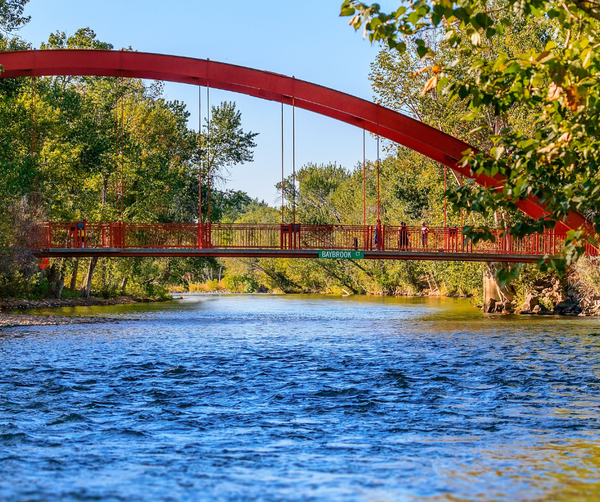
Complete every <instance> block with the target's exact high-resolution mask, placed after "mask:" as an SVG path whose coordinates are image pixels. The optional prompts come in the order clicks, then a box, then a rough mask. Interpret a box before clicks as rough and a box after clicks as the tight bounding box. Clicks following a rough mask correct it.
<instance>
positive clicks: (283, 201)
mask: <svg viewBox="0 0 600 502" xmlns="http://www.w3.org/2000/svg"><path fill="white" fill-rule="evenodd" d="M283 133H284V131H283V102H282V103H281V223H282V224H283V223H285V218H284V211H285V175H284V167H285V157H284V151H283V147H284V134H283Z"/></svg>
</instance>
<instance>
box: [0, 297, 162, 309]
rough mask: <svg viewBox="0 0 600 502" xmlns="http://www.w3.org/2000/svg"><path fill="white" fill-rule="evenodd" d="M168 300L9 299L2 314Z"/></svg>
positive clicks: (2, 304) (0, 303)
mask: <svg viewBox="0 0 600 502" xmlns="http://www.w3.org/2000/svg"><path fill="white" fill-rule="evenodd" d="M162 301H167V300H162V299H160V300H155V299H149V298H136V297H134V296H120V297H119V298H108V299H105V298H94V297H92V298H46V299H44V300H23V299H17V298H8V299H5V300H0V312H9V311H12V310H28V309H43V308H60V307H92V306H108V305H129V304H133V303H150V302H162Z"/></svg>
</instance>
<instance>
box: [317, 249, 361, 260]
mask: <svg viewBox="0 0 600 502" xmlns="http://www.w3.org/2000/svg"><path fill="white" fill-rule="evenodd" d="M319 258H325V259H329V260H364V258H365V252H364V251H346V250H344V251H335V250H333V249H327V250H324V251H319Z"/></svg>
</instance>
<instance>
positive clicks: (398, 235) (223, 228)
mask: <svg viewBox="0 0 600 502" xmlns="http://www.w3.org/2000/svg"><path fill="white" fill-rule="evenodd" d="M494 237H495V242H489V241H485V242H484V241H480V242H478V243H477V244H473V243H472V242H468V241H467V240H466V238H465V236H464V235H463V233H462V228H457V227H450V228H439V227H433V228H428V229H426V231H423V230H422V229H421V227H408V226H407V227H399V226H392V225H387V226H381V227H379V228H378V227H375V226H368V225H367V226H363V225H304V224H284V225H280V224H238V223H203V224H201V225H198V224H197V223H122V222H110V223H87V222H73V223H46V224H45V225H44V226H43V227H41V228H40V230H39V232H38V235H37V236H36V238H35V242H36V246H37V247H39V248H48V249H57V248H123V249H125V248H146V249H148V248H154V249H160V248H172V249H194V248H198V249H207V248H219V249H221V248H223V249H227V248H231V249H313V250H314V249H340V250H342V249H348V250H364V251H374V250H377V251H405V252H411V251H414V252H447V253H498V254H518V255H544V254H549V255H552V254H556V253H560V252H561V251H562V249H563V246H564V240H565V236H564V235H560V234H555V233H554V232H546V233H544V234H533V235H529V236H526V237H524V238H522V239H515V238H513V237H512V236H510V235H508V234H505V233H503V232H502V231H494ZM588 253H589V254H597V252H596V249H595V248H593V247H591V246H590V249H589V250H588Z"/></svg>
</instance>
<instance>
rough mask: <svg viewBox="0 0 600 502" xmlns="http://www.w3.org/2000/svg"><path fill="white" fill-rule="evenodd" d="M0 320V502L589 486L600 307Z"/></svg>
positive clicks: (271, 299) (206, 311)
mask: <svg viewBox="0 0 600 502" xmlns="http://www.w3.org/2000/svg"><path fill="white" fill-rule="evenodd" d="M58 313H61V314H68V315H81V314H93V315H99V316H111V317H114V316H118V317H119V318H120V321H119V322H116V323H108V324H106V323H105V324H100V323H98V324H90V325H69V326H42V327H26V328H24V327H21V328H10V329H6V330H4V331H3V332H0V363H1V364H0V500H2V501H10V502H12V501H23V500H31V501H38V500H39V501H53V500H60V501H71V500H73V501H74V500H77V501H80V500H81V501H87V500H102V501H139V500H145V501H159V500H160V501H166V500H174V501H196V500H211V501H212V500H224V501H229V500H236V501H238V500H240V501H242V500H267V501H271V500H272V501H277V500H302V501H312V500H315V501H317V500H323V501H325V500H328V501H329V500H343V501H346V500H347V501H354V500H356V501H405V500H406V501H412V500H428V501H445V500H448V501H450V500H452V501H456V500H506V501H515V500H541V501H544V500H548V501H561V500H565V501H566V500H577V501H587V500H589V501H592V500H598V499H599V498H600V438H599V429H600V420H599V419H600V393H599V390H600V357H599V356H600V321H599V320H596V319H590V318H574V319H573V318H560V319H558V318H545V317H524V316H521V317H517V316H484V315H482V314H481V313H479V312H478V311H477V310H475V309H474V308H473V307H472V306H471V305H470V303H469V302H468V301H466V300H456V299H423V298H420V299H419V298H417V299H406V298H399V299H398V298H373V297H348V298H334V297H325V296H310V295H298V296H295V295H290V296H269V295H223V296H218V295H214V296H213V295H204V296H190V297H186V298H184V299H183V300H179V301H172V302H167V303H162V304H141V305H125V306H115V307H93V308H75V309H61V310H60V311H59V312H58Z"/></svg>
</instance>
